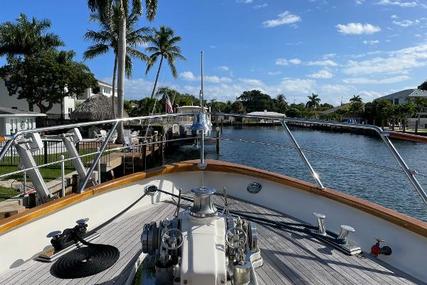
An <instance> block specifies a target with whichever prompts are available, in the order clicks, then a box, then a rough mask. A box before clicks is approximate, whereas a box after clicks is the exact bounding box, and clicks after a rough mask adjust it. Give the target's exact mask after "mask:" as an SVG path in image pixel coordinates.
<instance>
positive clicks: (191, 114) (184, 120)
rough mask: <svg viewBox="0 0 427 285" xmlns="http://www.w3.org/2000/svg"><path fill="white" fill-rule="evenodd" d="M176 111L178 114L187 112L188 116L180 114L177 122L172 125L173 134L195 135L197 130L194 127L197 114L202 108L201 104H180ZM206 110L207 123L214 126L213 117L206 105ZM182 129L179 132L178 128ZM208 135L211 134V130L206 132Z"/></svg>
mask: <svg viewBox="0 0 427 285" xmlns="http://www.w3.org/2000/svg"><path fill="white" fill-rule="evenodd" d="M176 109H177V110H176V112H177V113H178V114H187V115H186V116H180V117H178V120H177V123H176V124H174V125H173V126H172V133H173V134H179V135H184V136H188V137H190V136H194V135H195V131H194V130H193V129H192V126H193V123H194V120H195V116H196V115H197V114H199V113H200V112H201V110H202V107H200V106H180V107H177V108H176ZM203 109H204V112H205V113H206V114H208V115H207V124H208V125H209V126H210V127H212V122H211V117H210V115H209V109H208V108H207V107H204V108H203ZM178 129H179V130H180V131H179V132H178V131H177V130H178ZM205 135H206V136H209V135H210V130H209V132H206V134H205Z"/></svg>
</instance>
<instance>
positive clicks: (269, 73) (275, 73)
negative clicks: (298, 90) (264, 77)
mask: <svg viewBox="0 0 427 285" xmlns="http://www.w3.org/2000/svg"><path fill="white" fill-rule="evenodd" d="M281 73H282V72H280V71H269V72H267V74H268V75H279V74H281Z"/></svg>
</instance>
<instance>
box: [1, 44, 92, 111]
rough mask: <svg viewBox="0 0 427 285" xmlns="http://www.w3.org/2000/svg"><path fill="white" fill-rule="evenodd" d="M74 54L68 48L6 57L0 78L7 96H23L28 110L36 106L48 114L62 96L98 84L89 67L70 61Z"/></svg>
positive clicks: (60, 101) (20, 97) (59, 101)
mask: <svg viewBox="0 0 427 285" xmlns="http://www.w3.org/2000/svg"><path fill="white" fill-rule="evenodd" d="M73 56H74V52H71V51H68V52H66V51H55V50H48V51H45V52H40V53H38V54H37V56H28V57H26V58H9V60H8V61H9V64H8V65H6V66H4V67H2V68H0V77H1V78H3V80H4V81H5V85H6V87H7V89H8V92H9V95H10V96H12V95H16V96H18V99H26V100H27V102H28V105H29V109H30V110H32V109H33V105H35V106H37V107H38V108H39V110H40V112H42V113H47V112H48V111H49V110H50V109H51V108H52V107H53V104H56V103H62V101H63V98H64V97H65V96H71V95H75V94H81V93H83V92H84V91H85V90H86V89H87V88H90V87H91V88H95V87H96V86H97V81H96V79H95V77H94V75H93V74H92V73H91V72H90V70H89V68H87V67H86V66H85V65H84V64H82V63H78V62H75V61H73ZM61 113H62V112H61Z"/></svg>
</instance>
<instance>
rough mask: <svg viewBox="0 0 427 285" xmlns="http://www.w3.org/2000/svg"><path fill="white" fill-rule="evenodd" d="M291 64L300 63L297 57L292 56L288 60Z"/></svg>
mask: <svg viewBox="0 0 427 285" xmlns="http://www.w3.org/2000/svg"><path fill="white" fill-rule="evenodd" d="M289 62H290V63H292V64H301V60H300V59H299V58H293V59H290V60H289Z"/></svg>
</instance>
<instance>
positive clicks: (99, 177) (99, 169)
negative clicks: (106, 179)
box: [96, 147, 101, 184]
mask: <svg viewBox="0 0 427 285" xmlns="http://www.w3.org/2000/svg"><path fill="white" fill-rule="evenodd" d="M96 151H97V152H98V153H99V152H100V151H99V147H97V149H96ZM100 183H101V159H99V160H98V184H100Z"/></svg>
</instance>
